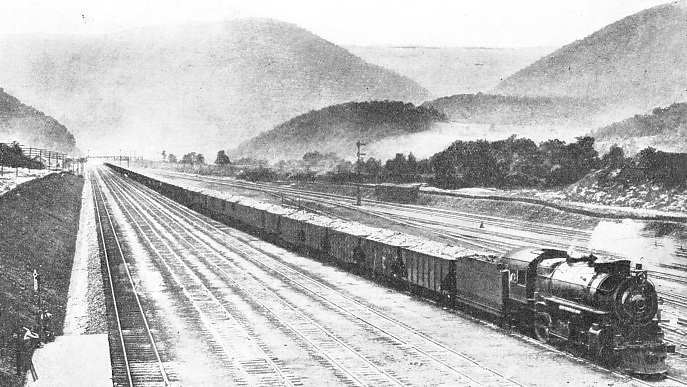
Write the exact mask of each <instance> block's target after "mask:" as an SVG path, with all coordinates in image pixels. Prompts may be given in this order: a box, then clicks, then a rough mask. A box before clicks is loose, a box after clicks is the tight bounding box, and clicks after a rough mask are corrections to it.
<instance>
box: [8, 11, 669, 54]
mask: <svg viewBox="0 0 687 387" xmlns="http://www.w3.org/2000/svg"><path fill="white" fill-rule="evenodd" d="M2 2H3V4H2V12H1V13H0V34H8V33H16V32H37V33H41V34H45V33H78V34H94V33H108V32H116V31H120V30H124V29H130V28H135V27H140V26H146V25H156V24H164V23H180V22H184V21H191V20H193V21H210V20H223V19H233V18H244V17H269V18H274V19H278V20H282V21H287V22H291V23H294V24H297V25H299V26H301V27H304V28H306V29H308V30H310V31H312V32H314V33H315V34H317V35H319V36H321V37H323V38H325V39H327V40H329V41H331V42H333V43H336V44H339V45H352V44H357V45H380V44H392V45H423V46H483V47H526V46H562V45H564V44H567V43H570V42H572V41H574V40H576V39H582V38H584V37H585V36H587V35H589V34H591V33H592V32H594V31H595V30H598V29H599V28H601V27H603V26H605V25H607V24H610V23H612V22H614V21H616V20H619V19H621V18H623V17H625V16H628V15H631V14H633V13H636V12H638V11H640V10H642V9H646V8H650V7H653V6H655V5H659V4H663V3H668V2H670V1H666V0H413V1H408V0H390V1H382V0H343V1H340V0H335V1H331V0H225V1H222V0H105V1H99V0H19V1H10V0H2Z"/></svg>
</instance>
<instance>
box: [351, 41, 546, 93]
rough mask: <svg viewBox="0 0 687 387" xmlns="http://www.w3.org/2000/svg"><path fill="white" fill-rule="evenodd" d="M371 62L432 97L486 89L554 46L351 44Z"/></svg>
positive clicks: (354, 51)
mask: <svg viewBox="0 0 687 387" xmlns="http://www.w3.org/2000/svg"><path fill="white" fill-rule="evenodd" d="M346 49H347V50H348V51H350V52H352V53H353V54H355V55H357V56H359V57H361V58H362V59H363V60H365V61H368V62H370V63H373V64H376V65H378V66H382V67H384V68H387V69H390V70H393V71H395V72H397V73H399V74H402V75H405V76H407V77H409V78H411V79H413V80H414V81H416V82H418V83H419V84H420V85H422V86H423V87H424V88H426V89H427V90H428V91H429V93H430V97H431V98H438V97H445V96H449V95H455V94H469V93H472V94H474V93H478V92H486V91H488V90H491V89H493V88H494V87H496V86H497V85H498V84H499V82H501V81H502V80H503V79H504V78H506V77H507V76H509V75H511V74H513V73H514V72H516V71H518V70H520V69H522V68H523V67H525V66H527V65H530V64H532V63H533V62H534V61H536V60H537V59H539V58H541V57H543V56H544V55H547V54H549V53H551V52H552V51H553V50H554V48H552V47H526V48H486V47H415V46H409V47H395V46H347V47H346Z"/></svg>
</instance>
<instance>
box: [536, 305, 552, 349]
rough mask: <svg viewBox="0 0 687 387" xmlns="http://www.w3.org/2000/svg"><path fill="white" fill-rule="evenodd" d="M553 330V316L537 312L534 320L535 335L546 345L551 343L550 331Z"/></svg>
mask: <svg viewBox="0 0 687 387" xmlns="http://www.w3.org/2000/svg"><path fill="white" fill-rule="evenodd" d="M550 328H551V316H550V315H549V314H548V313H546V312H537V315H536V316H535V320H534V335H535V336H536V337H537V340H539V341H540V342H542V343H544V344H548V343H549V342H550V341H551V335H550V333H549V329H550Z"/></svg>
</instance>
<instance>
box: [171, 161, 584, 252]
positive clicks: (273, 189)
mask: <svg viewBox="0 0 687 387" xmlns="http://www.w3.org/2000/svg"><path fill="white" fill-rule="evenodd" d="M165 174H166V173H165ZM168 175H170V176H173V177H174V178H181V179H186V180H191V181H196V182H197V181H202V182H207V181H210V182H212V183H214V184H219V185H223V186H227V187H232V188H241V189H249V190H254V191H259V192H263V193H266V194H269V195H272V196H274V197H279V198H280V197H283V196H285V195H286V196H288V195H291V196H293V197H298V198H300V199H302V200H313V201H317V202H320V203H326V204H329V205H333V206H337V207H342V208H346V209H350V210H355V211H361V212H369V211H371V210H370V209H368V208H366V207H368V206H369V205H373V206H374V207H375V210H374V211H373V212H374V213H375V214H384V215H387V216H398V212H399V210H403V211H404V212H406V213H410V214H413V215H416V216H414V217H413V218H418V216H419V217H424V218H425V219H426V220H428V221H431V222H435V223H436V222H441V223H445V224H448V225H451V226H453V227H456V226H460V225H463V226H464V227H466V228H475V227H476V226H478V225H480V224H481V225H483V226H484V227H485V228H491V229H504V230H508V229H510V230H521V231H522V230H524V231H527V232H531V233H533V234H537V235H540V236H542V235H543V236H550V237H553V238H561V239H565V240H567V241H570V242H571V244H573V245H583V244H586V243H587V242H588V240H589V237H590V236H591V232H589V231H585V230H578V229H574V228H571V227H563V226H554V225H543V224H537V223H534V222H526V221H517V220H510V219H503V218H499V217H494V216H486V215H476V214H471V213H467V212H460V211H454V210H446V209H440V208H427V207H423V206H418V205H411V204H398V203H387V202H382V201H377V200H369V199H364V200H363V203H367V204H368V206H365V207H359V206H355V205H352V204H350V203H353V202H354V201H355V198H354V197H351V196H346V195H337V194H329V193H320V192H312V191H302V190H297V189H293V188H289V187H284V186H274V185H272V184H266V183H248V182H240V181H231V180H226V179H220V178H213V177H208V176H204V177H203V178H196V177H193V176H189V175H185V174H168ZM540 242H541V240H540Z"/></svg>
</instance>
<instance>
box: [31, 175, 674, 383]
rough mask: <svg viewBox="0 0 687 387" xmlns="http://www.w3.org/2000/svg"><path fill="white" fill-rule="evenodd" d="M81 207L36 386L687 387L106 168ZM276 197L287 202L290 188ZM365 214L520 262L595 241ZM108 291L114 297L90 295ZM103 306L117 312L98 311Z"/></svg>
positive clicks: (322, 202)
mask: <svg viewBox="0 0 687 387" xmlns="http://www.w3.org/2000/svg"><path fill="white" fill-rule="evenodd" d="M198 184H220V185H221V184H228V183H226V182H214V183H213V182H209V181H208V180H199V181H198ZM222 189H223V190H225V191H229V192H231V191H232V190H233V191H234V192H236V191H241V190H245V189H246V188H245V187H243V188H240V187H229V186H223V187H222ZM84 193H85V195H84V200H83V207H82V224H81V230H80V235H79V242H78V243H79V246H80V247H79V250H78V254H77V260H76V261H75V268H74V271H73V273H74V274H73V276H72V281H73V283H72V286H73V288H74V289H73V290H70V298H72V300H70V303H71V304H70V307H69V308H68V312H67V321H66V322H65V324H66V325H67V326H69V329H65V332H72V333H73V335H72V336H73V337H70V336H68V335H65V336H64V337H58V340H57V341H56V343H55V344H48V345H46V346H45V348H42V349H40V350H38V352H37V356H36V368H37V369H38V371H39V372H40V373H41V374H42V376H43V378H42V379H41V378H39V379H38V381H37V382H36V385H40V383H43V384H42V385H49V384H45V383H47V381H48V380H50V375H51V374H53V375H57V374H59V372H58V371H60V368H61V371H63V372H62V375H65V374H67V376H62V378H71V379H70V382H73V383H68V384H63V385H78V383H81V385H96V384H97V383H98V382H100V383H102V385H109V384H107V383H110V384H111V383H114V384H116V385H129V386H177V385H178V386H181V385H184V386H201V385H203V386H205V385H260V386H271V385H286V386H300V385H309V386H321V385H368V386H440V385H444V386H454V385H484V386H550V385H584V386H594V385H596V386H602V385H603V386H608V385H613V386H640V385H651V386H679V385H685V384H686V383H685V381H683V380H684V379H680V378H676V377H668V378H661V379H656V380H645V379H639V378H635V377H633V376H630V375H627V374H623V373H620V372H616V371H614V370H609V369H606V368H603V367H601V366H599V365H597V364H595V363H594V362H591V361H589V360H588V359H586V358H585V357H583V356H578V355H576V354H575V353H574V351H573V352H572V353H571V352H569V351H562V350H560V349H559V348H556V347H555V346H551V345H544V344H541V343H539V342H537V341H536V340H533V339H531V338H528V337H527V336H525V335H523V334H521V333H520V332H517V331H515V330H509V329H504V328H502V327H499V326H497V325H495V324H493V323H491V322H489V321H485V320H480V319H477V318H475V317H473V316H471V315H468V314H466V313H463V312H460V311H457V310H450V309H447V308H445V307H442V306H441V305H439V304H437V303H434V302H431V301H428V300H426V299H423V298H421V297H418V296H417V295H413V294H411V293H409V292H406V291H403V290H402V289H395V288H390V287H387V286H384V284H380V283H377V282H375V281H373V280H372V279H370V278H365V277H360V276H356V275H354V274H351V273H348V272H345V271H343V270H341V268H339V267H337V266H334V265H331V264H327V263H324V262H322V261H321V260H317V259H313V258H312V257H308V256H305V255H303V254H301V253H299V252H294V251H289V250H287V249H284V248H282V247H279V246H276V245H274V244H271V243H269V242H266V241H264V240H261V239H259V238H257V237H256V236H254V235H251V234H249V233H246V232H243V231H241V230H238V229H235V228H232V227H230V226H228V225H226V224H223V223H220V222H218V221H216V220H213V219H210V218H208V217H206V216H204V215H201V214H199V213H197V212H194V211H192V210H191V209H189V208H187V207H184V206H182V205H180V204H179V203H177V202H174V201H172V200H170V199H169V198H166V197H164V196H162V195H160V194H158V193H156V192H155V191H152V190H150V189H149V188H147V187H145V186H143V185H141V184H139V183H136V182H134V181H133V180H132V179H129V178H126V177H125V176H122V175H121V174H117V173H114V172H113V171H112V170H111V169H109V168H107V167H101V166H98V167H95V168H93V169H92V170H91V171H90V172H89V173H88V178H87V182H86V186H85V189H84ZM264 194H265V195H268V196H269V195H274V192H272V193H269V192H265V193H264ZM278 195H279V196H275V197H278V200H279V201H282V200H283V199H282V197H283V195H284V189H281V190H279V194H278ZM300 195H301V196H302V199H304V200H308V201H311V202H315V201H316V200H318V201H319V204H318V208H320V209H322V208H324V207H327V206H335V204H334V202H338V201H339V200H338V199H335V198H332V197H324V196H323V195H321V194H315V193H311V194H309V195H311V196H309V197H304V196H305V195H304V194H302V193H301V194H300ZM318 195H319V196H318ZM287 196H288V193H287ZM328 201H329V202H328ZM301 204H303V203H301ZM337 205H338V204H337ZM390 207H393V210H392V209H391V208H390ZM366 208H368V210H369V211H370V212H371V214H370V215H371V216H377V217H379V218H381V219H383V218H389V219H394V220H395V221H397V222H400V223H399V225H398V226H399V227H403V228H404V229H409V228H411V227H412V228H416V229H418V230H420V232H421V233H423V235H425V236H426V235H428V234H431V233H436V234H441V235H442V237H443V238H450V239H451V240H453V241H454V243H459V242H461V241H462V243H466V244H472V245H471V246H470V247H471V248H476V247H479V248H482V249H485V250H490V251H492V252H495V253H498V252H502V251H505V250H506V249H509V248H511V247H513V246H514V245H515V242H514V240H518V241H519V243H530V244H532V243H535V242H538V243H546V244H548V245H556V243H560V244H562V243H563V242H562V241H563V240H568V243H573V244H577V245H579V246H582V245H584V242H585V241H588V239H589V237H590V236H589V233H588V232H585V231H583V230H575V229H574V228H572V227H557V226H546V225H541V226H540V227H539V229H533V230H524V231H523V230H522V224H520V226H517V225H513V224H507V223H504V222H503V221H502V220H498V219H494V218H469V219H467V220H466V219H463V218H458V215H457V214H455V213H450V212H443V213H442V212H434V213H427V212H425V213H423V212H422V211H421V210H420V209H418V208H414V207H405V208H401V207H399V206H389V207H384V205H382V204H380V205H378V206H369V207H366ZM465 216H467V215H465ZM477 222H480V223H486V225H485V229H486V230H487V231H486V232H485V231H484V230H483V231H479V230H478V231H477V232H479V234H478V233H477V232H476V231H475V230H474V224H476V223H477ZM464 223H470V224H472V225H473V226H472V227H473V229H470V230H469V229H467V228H466V227H465V226H461V225H462V224H464ZM513 227H519V228H520V229H521V232H520V233H519V234H517V235H516V236H514V235H509V233H508V229H511V228H513ZM523 232H524V234H523ZM570 241H573V242H570ZM565 247H568V246H565ZM75 277H77V278H78V279H76V280H75ZM99 281H100V282H99ZM79 285H80V286H79ZM668 288H669V286H667V285H666V289H664V292H665V293H666V294H667V295H669V289H668ZM674 288H676V289H679V288H680V285H675V286H674ZM98 289H104V290H105V291H104V292H102V293H103V294H101V295H94V294H91V293H90V292H95V293H97V290H98ZM682 289H684V287H683V288H682ZM72 296H73V297H72ZM669 296H670V295H669ZM93 300H102V302H104V303H105V304H106V308H93V307H89V303H92V302H93ZM678 301H679V300H678ZM96 302H97V301H96ZM105 309H106V311H107V313H105ZM676 309H678V308H677V307H676ZM676 313H677V312H676ZM97 319H102V320H103V324H102V325H103V330H102V332H100V334H99V335H80V333H84V328H83V326H85V325H88V322H89V321H90V322H92V321H93V320H97ZM678 332H679V331H678ZM87 336H92V337H87ZM65 338H68V339H65ZM57 344H61V345H62V344H63V345H62V346H58V345H57ZM105 348H106V349H107V352H108V354H109V356H108V357H107V358H106V359H104V356H103V355H102V354H103V349H105ZM58 349H59V350H60V351H63V353H70V354H73V356H74V358H75V359H76V358H85V359H87V360H86V361H87V362H88V363H84V364H81V365H78V364H77V365H76V367H78V368H77V369H66V367H65V364H68V363H63V362H55V361H54V359H53V361H52V362H51V361H50V359H49V358H50V356H47V357H44V356H41V354H49V353H51V351H53V352H52V353H57V352H58ZM70 350H71V351H70ZM84 354H87V355H88V356H83V355H84ZM56 356H57V355H56ZM42 359H44V360H42ZM682 359H683V360H681V361H675V362H674V363H679V362H684V358H682ZM675 369H677V370H678V371H679V367H678V368H675ZM108 372H109V373H110V374H109V375H107V373H108ZM682 372H683V374H682V375H683V376H684V375H686V373H684V372H685V370H682ZM108 376H109V378H111V380H106V379H107V377H108ZM62 381H64V379H63V380H62Z"/></svg>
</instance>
